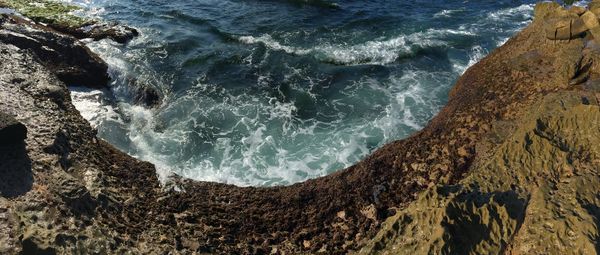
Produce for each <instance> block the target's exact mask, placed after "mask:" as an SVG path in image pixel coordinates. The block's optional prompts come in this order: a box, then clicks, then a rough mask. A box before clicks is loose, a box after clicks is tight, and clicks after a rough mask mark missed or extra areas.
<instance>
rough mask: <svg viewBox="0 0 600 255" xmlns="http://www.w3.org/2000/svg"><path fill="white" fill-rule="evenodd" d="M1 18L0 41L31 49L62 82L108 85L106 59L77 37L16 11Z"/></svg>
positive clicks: (96, 85)
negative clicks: (101, 57)
mask: <svg viewBox="0 0 600 255" xmlns="http://www.w3.org/2000/svg"><path fill="white" fill-rule="evenodd" d="M0 20H1V21H0V24H1V25H0V42H2V43H6V44H12V45H15V46H17V47H19V48H21V49H27V50H31V51H32V52H33V53H34V54H35V55H36V56H37V57H38V58H39V59H40V60H41V62H42V63H43V64H44V65H45V66H46V67H47V68H48V69H49V70H50V71H52V72H53V73H54V74H56V76H58V78H60V79H61V80H62V81H63V82H65V83H67V84H69V85H82V86H87V87H92V88H104V87H106V86H107V85H108V81H109V80H110V78H109V76H108V74H107V70H108V66H107V65H106V63H105V62H104V61H103V60H102V59H100V58H99V57H98V56H97V55H96V54H94V53H92V52H91V51H90V50H89V49H88V48H87V47H86V46H85V45H84V44H83V43H81V42H79V41H78V40H76V39H75V38H73V37H70V36H66V35H61V34H59V33H56V32H53V31H52V30H49V29H47V28H44V27H41V26H39V25H36V24H33V23H30V22H29V21H26V20H24V19H22V18H19V17H17V16H14V15H10V16H9V15H2V16H1V17H0Z"/></svg>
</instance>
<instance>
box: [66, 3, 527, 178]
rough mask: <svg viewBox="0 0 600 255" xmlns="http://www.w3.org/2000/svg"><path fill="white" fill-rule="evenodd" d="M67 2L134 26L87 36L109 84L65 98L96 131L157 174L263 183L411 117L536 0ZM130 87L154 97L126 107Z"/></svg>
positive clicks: (367, 147) (364, 147)
mask: <svg viewBox="0 0 600 255" xmlns="http://www.w3.org/2000/svg"><path fill="white" fill-rule="evenodd" d="M70 2H72V3H75V4H79V5H81V6H83V7H85V11H84V12H83V13H82V14H83V15H91V16H98V17H101V18H102V19H105V20H116V21H119V22H121V23H124V24H128V25H131V26H133V27H136V28H138V29H139V30H140V31H141V36H140V37H138V38H136V39H135V40H133V41H132V42H130V43H129V44H127V45H118V44H116V43H113V42H110V41H100V42H90V43H89V45H90V47H91V48H92V49H93V50H94V51H95V52H97V53H99V54H100V55H101V56H102V57H103V58H104V59H106V60H107V62H108V63H109V65H110V72H111V76H112V77H113V82H112V89H111V90H112V91H111V92H110V93H108V92H106V91H105V92H102V91H92V90H85V89H81V88H73V97H74V100H75V103H76V106H77V107H78V109H80V111H81V112H82V114H83V115H84V116H85V117H86V118H87V119H88V120H90V122H91V123H92V125H94V126H95V127H97V128H98V131H99V136H100V137H102V138H104V139H106V140H107V141H109V142H110V143H112V144H114V145H115V146H117V147H118V148H120V149H122V150H124V151H126V152H128V153H130V154H131V155H134V156H136V157H138V158H141V159H143V160H147V161H150V162H152V163H154V164H156V165H157V168H158V174H159V176H160V177H161V178H162V179H164V178H166V177H167V176H168V175H169V174H171V173H177V174H179V175H182V176H185V177H189V178H193V179H196V180H205V181H217V182H223V183H231V184H236V185H243V186H247V185H257V186H261V185H266V186H270V185H286V184H291V183H296V182H300V181H304V180H307V179H310V178H315V177H318V176H323V175H326V174H328V173H332V172H334V171H336V170H339V169H342V168H345V167H348V166H350V165H352V164H354V163H356V162H358V161H359V160H361V159H362V158H364V157H365V156H366V155H368V154H369V153H370V152H372V151H373V150H375V149H376V148H378V147H380V146H382V145H383V144H385V143H388V142H390V141H393V140H397V139H401V138H404V137H407V136H409V135H411V134H412V133H414V132H415V131H417V130H419V129H421V128H423V126H425V125H426V124H427V122H428V121H429V120H430V119H431V118H432V117H433V116H434V115H435V114H436V113H437V112H438V111H439V110H440V109H441V107H442V106H443V105H444V104H445V103H446V101H447V94H448V91H449V89H450V88H451V86H452V84H453V83H454V82H455V80H456V79H457V78H458V77H459V76H460V75H461V74H462V73H463V72H464V71H465V70H466V68H468V67H469V66H470V65H472V64H474V63H476V62H477V61H478V60H479V59H481V58H482V57H484V56H485V55H486V54H487V53H488V52H489V51H491V50H493V49H494V48H496V47H498V46H500V45H502V44H503V43H504V42H505V41H506V40H507V39H508V38H509V37H510V36H512V35H513V34H515V33H516V32H518V31H519V30H520V29H521V28H523V27H524V26H526V25H527V24H528V23H529V22H530V21H531V18H532V12H533V2H534V1H464V0H460V1H433V0H429V1H384V0H372V1H364V0H348V1H336V2H326V1H310V0H295V1H293V0H266V1H258V0H218V1H212V0H196V1H189V0H170V1H164V0H157V1H142V0H119V1H116V0H89V1H86V0H73V1H70ZM333 3H335V4H333ZM132 84H143V85H145V86H152V87H154V88H156V89H158V90H159V91H161V93H162V94H164V95H165V97H164V100H163V101H162V102H161V104H160V106H158V107H157V108H155V109H146V108H144V107H141V106H135V105H133V104H132V93H131V86H133V85H132Z"/></svg>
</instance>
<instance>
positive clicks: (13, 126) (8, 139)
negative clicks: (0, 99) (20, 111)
mask: <svg viewBox="0 0 600 255" xmlns="http://www.w3.org/2000/svg"><path fill="white" fill-rule="evenodd" d="M25 138H27V128H26V127H25V125H23V124H21V123H20V122H18V121H17V120H15V118H14V117H13V116H11V115H8V114H6V113H3V112H0V146H5V145H10V144H15V143H19V142H23V140H25Z"/></svg>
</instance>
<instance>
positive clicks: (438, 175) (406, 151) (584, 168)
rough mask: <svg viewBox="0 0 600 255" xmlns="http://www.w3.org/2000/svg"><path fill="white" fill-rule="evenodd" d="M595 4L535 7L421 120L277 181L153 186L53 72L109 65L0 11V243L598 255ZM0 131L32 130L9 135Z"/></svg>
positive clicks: (114, 250)
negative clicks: (396, 135) (319, 173)
mask: <svg viewBox="0 0 600 255" xmlns="http://www.w3.org/2000/svg"><path fill="white" fill-rule="evenodd" d="M598 3H599V2H598V1H592V3H591V4H590V6H589V7H588V8H587V9H586V8H572V9H570V10H566V9H564V8H563V7H561V6H559V5H557V4H553V3H540V4H538V5H537V6H536V8H535V19H534V21H533V22H532V23H531V24H530V25H529V26H528V27H527V28H525V29H524V30H523V31H522V32H520V33H519V34H517V35H516V36H515V37H514V38H512V39H510V40H509V41H508V42H507V43H506V44H505V45H503V46H502V47H500V48H498V49H496V50H495V51H494V52H492V53H491V54H489V56H487V57H486V58H485V59H483V60H482V61H481V62H479V63H478V64H476V65H474V66H473V67H471V68H469V70H467V72H465V74H464V75H463V76H462V77H461V78H460V79H459V80H458V81H457V83H456V85H455V86H454V88H453V90H452V91H451V93H450V96H449V102H448V104H447V105H446V106H445V107H444V108H443V109H442V110H441V111H440V113H439V114H438V115H437V116H436V117H435V118H434V119H433V120H431V121H430V123H429V124H428V125H427V127H425V128H424V129H423V130H422V131H420V132H418V133H416V134H414V135H412V136H411V137H408V138H406V139H403V140H400V141H396V142H392V143H390V144H388V145H386V146H384V147H383V148H381V149H379V150H377V151H375V152H374V153H373V154H372V155H370V156H369V157H367V158H366V159H365V160H363V161H361V162H360V163H358V164H356V165H355V166H352V167H350V168H348V169H344V170H340V171H338V172H336V173H334V174H332V175H329V176H326V177H322V178H318V179H314V180H309V181H306V182H304V183H299V184H295V185H291V186H287V187H273V188H259V187H245V188H242V187H235V186H231V185H224V184H218V183H209V182H195V181H191V180H185V179H181V178H177V177H174V178H173V180H172V181H171V182H170V183H169V184H167V185H166V186H161V185H160V184H159V182H158V180H157V178H156V174H155V169H154V166H153V165H151V164H149V163H146V162H141V161H138V160H136V159H134V158H132V157H130V156H128V155H126V154H124V153H122V152H120V151H118V150H116V149H115V148H113V147H112V146H111V145H109V144H107V143H106V142H104V141H102V140H100V139H98V138H96V133H95V131H94V130H93V129H92V128H91V127H90V125H89V124H88V123H87V121H85V120H84V119H83V118H82V117H81V116H80V114H79V112H78V111H77V110H76V109H75V108H74V107H73V105H72V103H71V99H70V97H69V91H68V90H67V87H66V86H65V83H66V84H69V83H71V82H73V81H76V80H79V79H80V78H81V77H95V80H97V83H98V84H89V86H97V85H101V84H102V83H103V82H104V81H105V79H106V74H105V72H104V71H103V70H104V68H105V66H102V65H98V64H89V63H88V62H86V61H84V60H89V61H91V62H96V61H97V59H96V58H95V56H94V55H93V54H91V53H90V52H89V50H87V49H86V48H85V46H83V45H78V42H77V41H76V40H75V39H74V38H73V37H72V36H69V35H60V37H57V38H58V39H56V38H55V39H51V40H45V39H44V40H43V39H42V38H46V37H47V36H56V34H53V33H54V32H48V31H46V32H43V33H41V32H34V31H33V30H30V29H36V28H37V29H39V27H36V26H39V24H23V23H21V24H20V25H19V26H25V27H27V28H26V29H25V28H23V29H25V30H23V29H17V28H15V27H14V26H15V25H14V24H15V22H13V21H10V20H7V19H8V18H7V17H5V18H4V19H3V21H2V23H1V24H2V28H1V29H0V38H1V39H0V68H1V69H2V70H3V72H2V73H0V98H1V100H0V112H1V114H0V116H1V117H0V134H2V135H0V138H2V139H1V140H0V253H1V254H19V253H23V254H55V253H58V254H74V253H76V254H79V253H81V254H88V253H94V254H96V253H97V254H105V253H107V254H126V253H129V254H204V253H210V254H214V253H217V254H267V253H270V254H314V253H324V254H345V253H350V252H354V253H363V254H379V253H383V254H440V253H443V254H595V253H597V252H598V250H597V249H598V247H599V246H600V245H599V243H598V242H599V240H598V238H599V236H600V229H599V228H598V226H599V224H600V222H599V219H600V197H598V194H600V178H598V177H599V174H600V173H599V170H600V146H599V145H598V144H600V129H599V128H598V123H599V121H600V65H599V63H600V38H598V37H595V35H596V34H597V33H596V31H598V30H599V28H600V26H599V25H598V23H599V22H598V16H597V12H596V11H597V10H599V9H598V8H596V6H599V5H600V4H598ZM16 23H18V22H16ZM63 36H64V38H63ZM24 37H25V38H24ZM55 40H71V41H68V43H66V44H65V45H67V46H69V45H70V46H73V47H76V48H78V49H73V48H70V47H66V48H65V47H62V46H60V47H57V46H56V45H54V44H52V43H53V42H54V41H55ZM46 44H47V45H46ZM45 54H54V55H45ZM48 56H54V57H48ZM49 61H59V62H60V63H59V64H61V65H62V66H61V65H51V64H48V63H49ZM85 63H88V65H84V64H85ZM70 68H73V69H70ZM78 69H81V71H76V72H69V70H78ZM96 75H98V76H96ZM85 80H89V79H85ZM6 116H12V117H6ZM19 123H21V124H19ZM10 127H13V130H17V131H16V132H17V133H19V134H23V132H24V131H26V135H19V136H16V135H15V136H12V135H11V136H10V137H14V138H15V139H13V140H11V141H9V140H6V139H4V137H6V136H5V135H4V133H3V132H5V131H4V130H6V129H7V128H10ZM24 128H26V130H25V129H24ZM12 132H14V131H12ZM15 140H16V141H15Z"/></svg>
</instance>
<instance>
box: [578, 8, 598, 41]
mask: <svg viewBox="0 0 600 255" xmlns="http://www.w3.org/2000/svg"><path fill="white" fill-rule="evenodd" d="M581 19H582V20H583V22H584V23H585V26H586V27H587V28H588V29H589V31H590V33H591V34H592V36H593V37H594V39H596V38H598V39H600V22H598V16H597V15H596V14H594V13H593V12H591V11H587V12H585V13H584V14H583V15H581Z"/></svg>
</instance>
